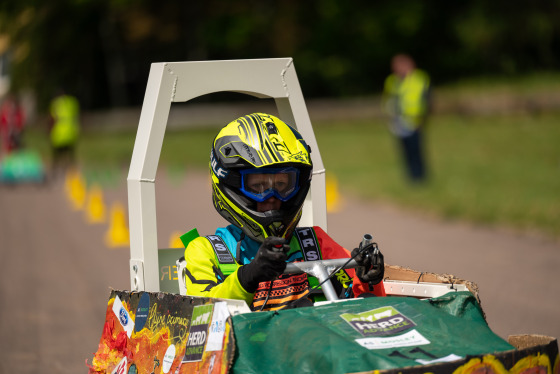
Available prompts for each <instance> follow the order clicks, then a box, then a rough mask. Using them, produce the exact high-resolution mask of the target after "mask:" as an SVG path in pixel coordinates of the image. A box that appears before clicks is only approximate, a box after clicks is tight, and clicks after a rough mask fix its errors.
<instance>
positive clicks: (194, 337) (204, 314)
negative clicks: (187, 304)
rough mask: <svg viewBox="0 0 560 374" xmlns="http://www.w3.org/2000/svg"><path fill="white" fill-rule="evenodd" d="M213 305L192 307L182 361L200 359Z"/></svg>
mask: <svg viewBox="0 0 560 374" xmlns="http://www.w3.org/2000/svg"><path fill="white" fill-rule="evenodd" d="M213 306H214V305H212V304H208V305H197V306H195V307H194V308H193V314H192V321H191V326H190V328H189V335H188V339H187V348H186V349H185V356H184V357H183V362H192V361H201V360H202V355H203V354H204V346H205V345H206V341H207V338H208V325H209V324H210V321H211V317H212V308H213Z"/></svg>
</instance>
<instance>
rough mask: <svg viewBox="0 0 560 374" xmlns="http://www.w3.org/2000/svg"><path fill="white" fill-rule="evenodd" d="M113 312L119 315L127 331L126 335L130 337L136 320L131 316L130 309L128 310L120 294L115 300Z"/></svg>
mask: <svg viewBox="0 0 560 374" xmlns="http://www.w3.org/2000/svg"><path fill="white" fill-rule="evenodd" d="M113 313H115V316H117V319H118V320H119V322H120V323H121V325H122V327H123V328H124V331H126V335H127V336H128V337H129V338H130V335H131V334H132V330H133V329H134V322H133V321H132V319H131V318H130V314H128V310H126V308H125V307H124V305H123V303H122V301H121V299H120V298H119V296H118V295H117V296H116V297H115V301H114V302H113Z"/></svg>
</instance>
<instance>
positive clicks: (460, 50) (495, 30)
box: [0, 0, 560, 109]
mask: <svg viewBox="0 0 560 374" xmlns="http://www.w3.org/2000/svg"><path fill="white" fill-rule="evenodd" d="M6 35H7V36H8V39H9V48H10V53H9V56H10V57H11V72H10V74H11V78H12V84H13V89H15V90H19V89H24V88H25V89H31V90H33V91H34V92H36V93H37V97H38V104H39V108H41V109H44V108H46V104H47V103H48V99H49V98H50V97H51V96H52V94H53V92H54V91H55V90H56V88H58V87H60V86H64V87H66V88H67V90H68V91H71V92H72V93H74V94H76V95H77V96H78V97H79V98H80V100H81V102H82V104H83V107H84V108H86V109H91V108H106V107H114V106H126V105H138V104H140V103H141V102H142V99H143V93H144V88H145V83H146V79H147V76H148V72H149V67H150V63H152V62H162V61H193V60H218V59H246V58H274V57H293V58H294V61H295V64H296V67H297V71H298V75H299V78H300V81H301V82H302V85H303V88H304V92H305V94H306V96H307V97H311V96H316V97H317V96H321V97H325V96H336V97H342V96H349V95H354V96H355V95H364V94H366V95H367V94H372V93H377V92H379V89H380V87H381V82H382V80H383V78H384V77H385V76H386V75H387V73H388V72H389V60H390V58H391V56H392V55H394V54H395V53H397V52H408V53H410V54H411V55H412V56H414V57H415V58H416V60H417V61H418V63H419V65H420V67H422V68H424V69H425V70H427V71H428V72H429V73H430V75H431V76H432V78H433V80H434V82H436V83H441V82H449V81H453V80H455V79H459V78H463V77H469V76H473V75H480V74H518V73H524V72H530V71H534V70H550V69H554V68H556V67H557V66H558V63H559V62H560V3H559V2H558V1H528V2H523V3H518V4H515V6H512V5H511V4H510V3H509V2H507V3H506V2H504V1H484V0H474V1H469V2H464V1H463V2H462V1H441V0H440V1H438V0H430V1H417V0H401V1H387V2H373V1H366V0H357V1H342V0H310V1H280V2H263V1H255V0H240V1H236V2H228V1H224V0H207V1H204V2H195V1H153V0H142V1H132V0H118V1H115V0H96V1H94V0H57V1H36V0H18V1H15V0H5V1H3V2H1V3H0V37H3V36H6ZM0 44H2V43H0ZM2 52H4V51H0V53H2Z"/></svg>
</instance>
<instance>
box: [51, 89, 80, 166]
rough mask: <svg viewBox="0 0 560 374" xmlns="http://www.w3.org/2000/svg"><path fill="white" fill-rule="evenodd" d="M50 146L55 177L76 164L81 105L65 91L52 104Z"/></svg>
mask: <svg viewBox="0 0 560 374" xmlns="http://www.w3.org/2000/svg"><path fill="white" fill-rule="evenodd" d="M50 120H51V121H50V122H51V129H50V144H51V150H52V174H53V177H56V176H57V175H59V174H61V173H64V172H65V171H66V170H67V169H68V168H69V167H71V166H73V165H74V164H75V152H76V151H75V148H76V144H77V142H78V138H79V135H80V103H79V102H78V99H77V98H75V97H74V96H71V95H68V94H66V93H65V92H64V91H63V90H61V91H60V93H59V95H58V96H56V97H55V98H54V99H53V100H52V101H51V104H50Z"/></svg>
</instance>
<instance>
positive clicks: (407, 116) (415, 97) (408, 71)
mask: <svg viewBox="0 0 560 374" xmlns="http://www.w3.org/2000/svg"><path fill="white" fill-rule="evenodd" d="M391 70H392V74H390V75H389V76H388V77H387V78H386V80H385V85H384V89H383V100H382V102H383V107H384V110H385V112H386V113H387V114H388V115H389V116H390V129H391V132H392V133H393V134H394V135H395V136H396V137H397V139H398V140H399V143H400V145H401V147H402V153H403V158H404V162H405V166H406V170H407V174H408V176H409V178H410V180H412V181H413V182H419V181H423V180H424V179H425V178H426V174H427V172H426V163H425V160H424V152H423V141H422V137H423V131H424V128H425V125H426V120H427V117H428V114H429V108H430V78H429V76H428V74H427V73H426V72H424V71H422V70H420V69H418V68H417V67H416V64H415V62H414V60H413V59H412V58H411V57H410V56H408V55H406V54H398V55H396V56H394V57H393V59H392V60H391Z"/></svg>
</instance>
